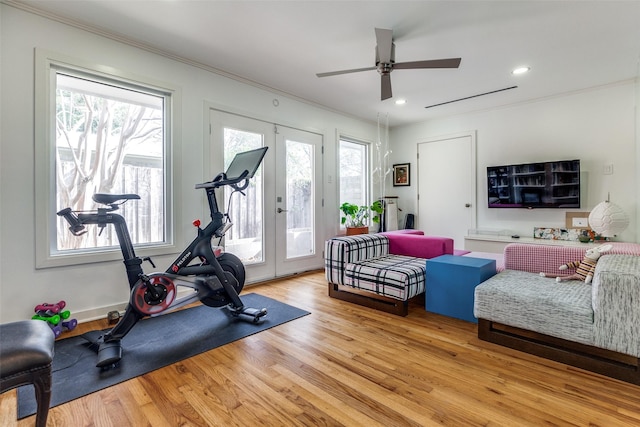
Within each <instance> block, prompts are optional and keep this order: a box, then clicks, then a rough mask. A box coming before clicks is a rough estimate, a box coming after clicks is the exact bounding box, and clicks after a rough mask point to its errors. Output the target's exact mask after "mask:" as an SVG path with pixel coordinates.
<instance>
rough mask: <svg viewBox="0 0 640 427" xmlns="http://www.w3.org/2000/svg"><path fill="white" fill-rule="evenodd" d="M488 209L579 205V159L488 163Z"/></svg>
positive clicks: (566, 207) (569, 207)
mask: <svg viewBox="0 0 640 427" xmlns="http://www.w3.org/2000/svg"><path fill="white" fill-rule="evenodd" d="M487 196H488V206H489V207H490V208H527V209H534V208H535V209H537V208H561V209H576V208H580V160H559V161H555V162H540V163H524V164H519V165H505V166H488V167H487Z"/></svg>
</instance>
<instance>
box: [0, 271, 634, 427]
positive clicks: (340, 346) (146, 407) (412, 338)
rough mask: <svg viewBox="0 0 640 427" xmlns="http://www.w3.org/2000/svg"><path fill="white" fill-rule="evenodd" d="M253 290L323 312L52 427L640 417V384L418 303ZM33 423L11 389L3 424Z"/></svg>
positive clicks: (54, 418)
mask: <svg viewBox="0 0 640 427" xmlns="http://www.w3.org/2000/svg"><path fill="white" fill-rule="evenodd" d="M245 292H256V293H259V294H262V295H266V296H269V297H272V298H275V299H277V300H279V301H282V302H286V303H288V304H292V305H295V306H297V307H300V308H302V309H305V310H308V311H310V312H311V313H312V314H311V315H309V316H305V317H303V318H301V319H298V320H294V321H292V322H289V323H287V324H284V325H281V326H278V327H275V328H272V329H270V330H267V331H264V332H261V333H259V334H256V335H253V336H251V337H248V338H245V339H242V340H240V341H237V342H234V343H232V344H228V345H225V346H223V347H221V348H217V349H214V350H211V351H209V352H207V353H204V354H201V355H199V356H196V357H193V358H191V359H188V360H185V361H182V362H180V363H176V364H174V365H171V366H168V367H166V368H164V369H160V370H157V371H154V372H151V373H149V374H147V375H144V376H141V377H138V378H135V379H132V380H130V381H127V382H125V383H122V384H120V385H117V386H114V387H111V388H108V389H106V390H103V391H100V392H97V393H94V394H91V395H89V396H87V397H84V398H81V399H78V400H75V401H72V402H69V403H67V404H64V405H60V406H58V407H56V408H52V409H51V411H50V413H49V426H60V427H76V426H117V427H121V426H207V425H228V426H235V425H250V426H263V425H264V426H271V425H273V426H293V425H314V426H315V425H328V426H339V425H344V426H360V425H363V426H367V427H373V426H428V425H449V426H474V425H482V426H529V425H531V426H540V425H558V426H565V425H580V426H607V427H609V426H634V425H640V387H638V386H633V385H630V384H626V383H623V382H621V381H617V380H612V379H608V378H606V377H602V376H600V375H596V374H591V373H588V372H586V371H582V370H580V369H575V368H571V367H568V366H565V365H562V364H560V363H556V362H551V361H548V360H544V359H541V358H538V357H535V356H530V355H527V354H524V353H520V352H518V351H515V350H510V349H507V348H503V347H500V346H497V345H494V344H490V343H486V342H482V341H479V340H478V339H477V337H476V326H475V325H474V324H472V323H467V322H464V321H460V320H456V319H450V318H446V317H443V316H438V315H434V314H431V313H427V312H425V310H424V308H423V307H421V306H419V305H417V304H416V305H414V306H412V307H411V309H410V314H409V316H407V317H406V318H402V317H397V316H394V315H390V314H385V313H381V312H376V311H373V310H371V309H367V308H362V307H359V306H356V305H353V304H350V303H347V302H342V301H338V300H334V299H331V298H329V297H328V296H327V284H326V282H325V280H324V276H323V274H322V273H313V274H308V275H303V276H299V277H296V278H292V279H287V280H280V281H275V282H271V283H269V284H264V285H256V286H252V287H248V288H246V289H245ZM212 310H215V309H212ZM80 326H81V327H82V329H80V330H79V331H78V332H82V331H84V330H88V329H95V328H102V327H106V322H103V321H100V322H92V323H89V324H83V325H80ZM69 335H70V333H66V334H63V337H64V336H69ZM125 352H126V349H125ZM125 357H126V353H125ZM34 419H35V417H33V416H32V417H29V418H26V419H24V420H21V421H20V422H17V421H16V397H15V391H10V392H7V393H4V394H3V395H1V396H0V425H1V426H7V427H10V426H32V425H33V422H34Z"/></svg>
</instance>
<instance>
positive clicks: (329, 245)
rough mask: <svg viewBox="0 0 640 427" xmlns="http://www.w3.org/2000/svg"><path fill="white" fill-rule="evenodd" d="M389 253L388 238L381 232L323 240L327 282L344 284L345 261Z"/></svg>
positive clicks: (376, 256) (355, 260)
mask: <svg viewBox="0 0 640 427" xmlns="http://www.w3.org/2000/svg"><path fill="white" fill-rule="evenodd" d="M388 254H389V240H388V239H387V237H386V236H383V235H382V234H360V235H356V236H345V237H334V238H333V239H329V240H327V241H326V242H325V246H324V270H325V276H326V278H327V281H328V282H329V283H335V284H338V285H344V268H345V265H346V264H347V263H350V262H357V261H360V260H366V259H370V258H378V257H381V256H385V255H388Z"/></svg>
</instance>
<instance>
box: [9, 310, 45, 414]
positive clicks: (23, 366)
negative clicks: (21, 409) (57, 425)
mask: <svg viewBox="0 0 640 427" xmlns="http://www.w3.org/2000/svg"><path fill="white" fill-rule="evenodd" d="M54 341H55V337H54V334H53V331H52V330H51V328H49V326H48V325H47V323H46V322H43V321H41V320H25V321H21V322H13V323H6V324H4V325H0V393H4V392H5V391H8V390H11V389H13V388H16V387H20V386H23V385H28V384H33V386H34V388H35V392H36V402H37V404H38V410H37V413H36V426H37V427H45V426H46V425H47V416H48V414H49V402H50V400H51V362H52V361H53V345H54Z"/></svg>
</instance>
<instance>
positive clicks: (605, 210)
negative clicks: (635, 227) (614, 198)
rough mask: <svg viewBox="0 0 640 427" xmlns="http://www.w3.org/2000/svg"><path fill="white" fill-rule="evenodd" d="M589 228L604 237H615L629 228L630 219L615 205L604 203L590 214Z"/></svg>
mask: <svg viewBox="0 0 640 427" xmlns="http://www.w3.org/2000/svg"><path fill="white" fill-rule="evenodd" d="M589 226H591V229H593V231H595V232H596V233H598V234H600V235H601V236H604V237H613V236H615V235H616V234H620V233H622V232H623V231H624V230H625V229H626V228H627V227H628V226H629V217H628V216H627V214H626V213H625V212H624V211H623V210H622V208H621V207H620V206H618V205H616V204H615V203H611V202H602V203H600V204H599V205H597V206H596V207H595V208H593V210H592V211H591V213H590V214H589Z"/></svg>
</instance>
